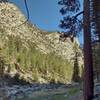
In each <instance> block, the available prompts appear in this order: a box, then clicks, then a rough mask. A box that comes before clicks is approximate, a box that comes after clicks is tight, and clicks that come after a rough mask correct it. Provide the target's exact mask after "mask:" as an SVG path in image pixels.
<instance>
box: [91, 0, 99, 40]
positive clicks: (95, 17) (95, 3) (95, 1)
mask: <svg viewBox="0 0 100 100" xmlns="http://www.w3.org/2000/svg"><path fill="white" fill-rule="evenodd" d="M91 11H92V16H91V17H92V26H93V28H94V29H95V30H94V31H95V32H94V33H95V35H96V36H97V37H98V40H99V42H100V0H92V2H91Z"/></svg>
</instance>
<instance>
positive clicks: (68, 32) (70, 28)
mask: <svg viewBox="0 0 100 100" xmlns="http://www.w3.org/2000/svg"><path fill="white" fill-rule="evenodd" d="M58 4H60V5H63V6H64V7H63V8H62V9H61V10H60V12H61V13H62V15H66V17H64V19H63V20H61V21H60V27H61V28H63V29H65V33H64V34H65V35H63V36H65V37H68V36H69V37H71V38H72V37H75V36H77V35H78V34H79V32H80V31H81V29H82V21H81V20H79V19H78V16H79V15H80V14H82V13H83V16H84V17H83V30H84V100H92V99H93V85H94V84H93V61H92V48H91V25H90V24H91V22H90V21H91V20H90V1H89V0H84V12H83V11H82V12H80V13H78V14H76V15H75V16H71V14H72V12H74V13H77V12H78V11H79V8H80V4H79V0H61V1H59V2H58ZM70 12H71V13H70Z"/></svg>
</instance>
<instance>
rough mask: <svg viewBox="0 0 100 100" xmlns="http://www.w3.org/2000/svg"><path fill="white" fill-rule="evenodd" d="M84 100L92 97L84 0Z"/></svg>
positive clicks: (87, 8)
mask: <svg viewBox="0 0 100 100" xmlns="http://www.w3.org/2000/svg"><path fill="white" fill-rule="evenodd" d="M83 19H84V100H92V99H93V93H94V91H93V87H94V82H93V61H92V60H93V59H92V48H91V30H90V29H91V27H90V1H89V0H84V16H83Z"/></svg>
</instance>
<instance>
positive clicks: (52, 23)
mask: <svg viewBox="0 0 100 100" xmlns="http://www.w3.org/2000/svg"><path fill="white" fill-rule="evenodd" d="M9 1H12V2H13V3H15V4H16V5H17V6H18V7H19V8H20V10H21V11H22V12H23V13H24V14H25V15H26V16H27V12H26V9H25V5H24V0H9ZM58 1H59V0H27V4H28V8H29V14H30V18H29V20H30V21H31V22H32V23H33V24H36V26H37V27H39V28H40V29H42V30H46V31H57V30H58V31H59V30H61V29H60V28H59V27H58V25H59V22H60V19H61V18H62V16H61V14H60V13H59V10H60V6H59V5H58ZM79 40H80V42H81V43H82V42H83V39H82V36H80V38H79Z"/></svg>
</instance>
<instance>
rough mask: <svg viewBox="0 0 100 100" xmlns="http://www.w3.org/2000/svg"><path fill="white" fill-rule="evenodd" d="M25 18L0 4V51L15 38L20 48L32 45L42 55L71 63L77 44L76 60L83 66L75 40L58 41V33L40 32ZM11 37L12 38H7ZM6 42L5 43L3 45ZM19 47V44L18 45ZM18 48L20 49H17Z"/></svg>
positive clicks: (9, 4)
mask: <svg viewBox="0 0 100 100" xmlns="http://www.w3.org/2000/svg"><path fill="white" fill-rule="evenodd" d="M25 21H26V18H25V16H24V15H23V14H22V13H21V11H20V10H19V9H18V8H17V7H16V6H15V5H14V4H11V3H0V38H2V39H0V49H1V50H2V49H3V48H4V47H5V45H7V44H6V43H7V41H8V40H9V39H11V40H12V39H14V38H17V40H20V42H21V46H23V47H25V48H26V49H28V48H30V45H31V46H32V45H34V46H35V49H37V50H39V51H40V52H41V53H42V54H49V53H54V54H56V55H58V56H61V57H62V58H64V59H67V60H68V61H69V62H73V60H72V59H73V57H74V56H75V52H74V48H73V47H74V45H75V44H77V46H78V49H77V50H78V52H80V54H81V56H80V57H79V58H78V60H79V63H80V65H82V64H83V60H82V51H81V49H80V48H79V42H78V40H77V39H75V41H74V42H73V43H72V42H71V41H70V39H69V38H68V39H67V41H66V42H62V41H59V33H58V32H46V31H43V30H40V29H39V28H38V27H36V26H35V25H32V24H31V23H30V22H26V23H24V22H25ZM9 37H12V38H9ZM5 41H6V43H5ZM19 45H20V44H19ZM19 48H20V47H19Z"/></svg>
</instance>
